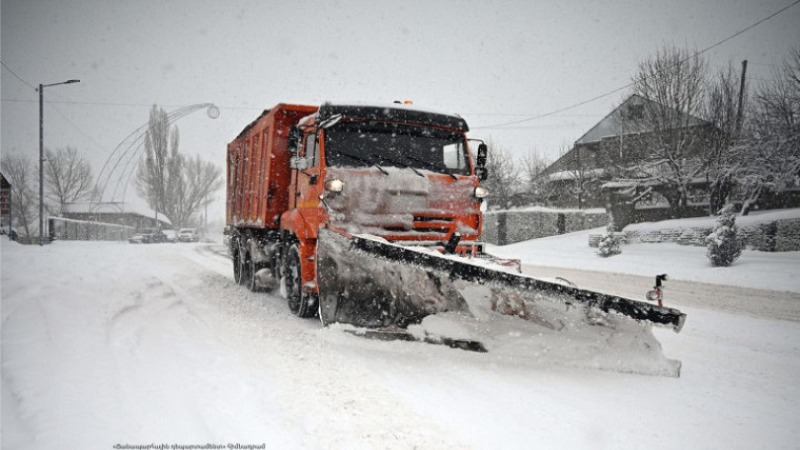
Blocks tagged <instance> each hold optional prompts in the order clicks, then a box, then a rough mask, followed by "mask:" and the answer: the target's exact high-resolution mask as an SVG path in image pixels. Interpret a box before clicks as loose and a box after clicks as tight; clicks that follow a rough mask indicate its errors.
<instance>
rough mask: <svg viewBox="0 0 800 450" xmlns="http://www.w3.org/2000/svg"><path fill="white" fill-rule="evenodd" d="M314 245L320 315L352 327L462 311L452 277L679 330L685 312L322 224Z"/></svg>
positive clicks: (394, 323) (397, 323)
mask: <svg viewBox="0 0 800 450" xmlns="http://www.w3.org/2000/svg"><path fill="white" fill-rule="evenodd" d="M317 245H318V256H319V261H318V271H319V273H318V281H319V291H320V315H321V318H322V321H323V323H326V324H327V323H336V322H339V323H347V324H352V325H355V326H357V327H365V328H385V327H390V326H401V327H406V326H408V325H410V324H413V323H419V322H420V321H421V320H422V319H423V318H424V317H426V316H428V315H430V314H435V313H441V312H451V311H452V312H458V311H465V312H467V311H468V307H467V305H466V302H465V301H464V299H463V297H462V296H461V294H460V293H459V292H458V290H457V289H456V288H455V286H454V285H453V283H452V281H453V280H458V279H460V280H465V281H467V282H473V283H478V284H488V285H491V286H497V287H499V288H504V289H508V288H510V289H512V290H513V291H517V292H529V293H531V294H533V295H534V296H535V297H537V298H547V299H558V301H562V302H564V303H565V304H567V305H570V304H571V305H582V306H583V307H585V308H586V309H587V310H588V311H592V310H595V311H602V312H604V313H612V314H620V315H623V316H627V317H630V318H632V319H635V320H638V321H647V322H650V323H653V324H655V325H660V326H666V327H671V328H672V329H673V330H675V331H676V332H679V331H680V330H681V328H682V327H683V324H684V321H685V320H686V315H685V314H683V313H681V312H680V311H679V310H677V309H673V308H665V307H659V306H657V305H654V304H650V303H646V302H643V301H637V300H632V299H627V298H622V297H618V296H613V295H607V294H602V293H599V292H594V291H589V290H585V289H579V288H575V287H571V286H565V285H562V284H559V283H554V282H548V281H544V280H540V279H537V278H534V277H530V276H526V275H521V274H516V273H511V272H508V271H504V270H502V269H497V268H494V267H487V266H486V264H482V261H481V260H470V259H467V258H461V257H456V256H447V255H442V254H439V253H438V252H434V251H426V250H424V249H420V250H417V249H412V248H408V247H404V246H401V245H397V244H392V243H389V242H385V241H380V240H375V239H370V238H365V237H362V236H353V237H352V238H347V237H344V236H342V235H340V234H338V233H336V232H334V231H331V230H327V229H322V230H320V233H319V239H318V242H317Z"/></svg>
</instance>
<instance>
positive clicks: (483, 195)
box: [473, 186, 489, 198]
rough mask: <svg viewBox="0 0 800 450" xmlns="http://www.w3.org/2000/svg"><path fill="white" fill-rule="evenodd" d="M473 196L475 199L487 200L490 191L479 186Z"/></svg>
mask: <svg viewBox="0 0 800 450" xmlns="http://www.w3.org/2000/svg"><path fill="white" fill-rule="evenodd" d="M473 195H475V198H486V197H488V196H489V190H488V189H486V188H485V187H483V186H478V187H476V188H475V192H474V194H473Z"/></svg>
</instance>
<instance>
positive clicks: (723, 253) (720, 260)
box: [706, 205, 742, 267]
mask: <svg viewBox="0 0 800 450" xmlns="http://www.w3.org/2000/svg"><path fill="white" fill-rule="evenodd" d="M737 232H738V228H737V226H736V215H735V213H734V210H733V206H731V205H729V206H726V207H725V208H723V209H722V211H720V214H719V216H718V217H717V225H716V226H715V227H714V231H712V232H711V234H709V235H708V236H707V237H706V256H708V259H710V260H711V264H713V265H714V266H721V267H727V266H730V265H731V264H733V262H734V261H736V259H737V258H738V257H739V255H741V254H742V246H741V243H740V242H739V239H738V236H737Z"/></svg>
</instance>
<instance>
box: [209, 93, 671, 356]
mask: <svg viewBox="0 0 800 450" xmlns="http://www.w3.org/2000/svg"><path fill="white" fill-rule="evenodd" d="M468 131H469V128H468V126H467V123H466V122H465V120H464V119H463V118H461V117H460V116H458V115H451V114H443V113H439V112H433V111H427V110H422V109H418V108H416V107H414V106H412V105H409V104H405V103H403V104H398V103H396V102H395V103H391V104H388V105H372V106H370V105H351V104H330V103H326V104H323V105H322V106H305V105H293V104H279V105H276V106H275V107H273V108H271V109H268V110H265V111H264V112H263V113H262V114H261V115H260V116H259V117H257V118H256V119H255V120H254V121H253V122H252V123H250V124H249V125H247V126H246V127H245V128H244V129H243V130H242V132H241V133H240V134H239V135H238V136H237V137H236V139H234V140H233V141H232V142H230V144H228V148H227V199H226V200H227V204H226V207H227V211H226V229H225V233H226V234H227V235H228V237H229V243H230V244H229V251H230V254H231V256H232V261H233V273H234V279H235V281H236V282H237V283H239V284H241V285H245V286H247V288H249V289H250V290H253V291H257V290H263V289H265V288H267V287H268V286H270V284H271V286H273V287H275V286H276V285H278V286H279V288H280V292H281V294H282V295H283V296H284V297H285V298H286V299H287V302H288V306H289V309H290V310H291V312H292V313H293V314H295V315H297V316H299V317H313V316H318V317H319V318H320V320H321V321H322V323H323V324H324V325H329V324H334V323H341V324H349V325H352V326H353V327H355V328H356V329H359V330H367V331H366V333H374V334H381V333H387V334H391V335H393V336H404V337H410V334H409V333H407V332H404V330H406V329H407V327H409V326H410V325H413V324H419V323H420V322H421V321H422V320H423V319H424V318H425V317H427V316H429V315H432V314H438V313H444V312H460V313H463V314H467V315H468V314H470V313H469V307H468V305H467V304H466V302H465V301H464V296H463V295H462V292H463V291H464V289H465V287H466V288H469V286H477V285H480V286H491V287H492V289H493V292H495V294H496V295H493V298H492V309H493V310H495V311H497V312H500V313H506V314H514V315H522V314H529V313H530V314H535V311H536V310H537V309H538V308H536V307H526V305H528V306H531V305H533V306H536V304H539V303H542V304H544V303H547V304H550V305H556V306H558V305H562V306H564V305H566V307H568V308H573V309H575V308H577V309H579V310H580V311H582V313H581V314H585V315H586V317H592V316H596V315H597V314H605V315H615V316H624V317H626V318H629V319H632V320H635V321H647V322H650V323H652V324H656V325H661V326H666V327H671V328H673V329H674V330H675V331H679V330H680V329H681V327H682V326H683V323H684V320H685V315H684V314H682V313H681V312H680V311H678V310H676V309H672V308H667V307H661V306H658V305H655V304H651V303H647V302H644V301H637V300H632V299H626V298H621V297H617V296H613V295H606V294H603V293H599V292H593V291H590V290H585V289H579V288H577V287H575V286H573V285H570V284H567V283H561V282H557V281H547V280H542V279H538V278H535V277H531V276H526V275H523V274H521V273H519V272H518V271H516V270H513V269H511V268H508V267H506V266H504V265H503V264H499V263H497V262H496V261H493V259H492V258H491V257H490V256H489V255H487V254H486V252H485V251H484V245H483V243H482V242H481V233H482V230H483V226H484V217H483V212H482V210H483V209H484V208H482V205H483V204H484V201H485V198H486V197H487V196H488V191H487V190H486V189H485V188H484V187H483V186H481V181H483V180H485V179H486V177H487V175H488V173H487V168H486V159H487V151H488V150H487V146H486V145H485V144H484V143H483V142H480V141H477V140H470V139H468V138H467V132H468ZM270 280H271V281H272V283H270ZM519 295H521V296H524V298H525V300H524V301H516V300H514V299H511V298H510V297H516V296H519ZM498 296H499V297H500V299H499V300H498V298H496V297H498ZM416 338H418V339H420V340H425V338H424V336H423V337H420V336H416ZM445 343H447V344H448V345H451V346H454V347H461V348H467V349H473V350H481V346H480V344H479V343H477V344H476V345H477V346H478V347H477V348H475V347H470V346H472V345H473V344H475V343H464V342H461V341H459V340H458V339H453V340H449V341H448V340H446V341H445Z"/></svg>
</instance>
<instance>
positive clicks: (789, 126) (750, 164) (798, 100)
mask: <svg viewBox="0 0 800 450" xmlns="http://www.w3.org/2000/svg"><path fill="white" fill-rule="evenodd" d="M749 131H750V133H749V137H748V138H747V139H746V140H744V141H743V142H742V143H741V146H740V152H741V154H740V158H739V161H740V163H739V165H738V166H737V169H736V174H737V177H738V180H739V183H740V184H741V186H742V187H743V188H744V191H745V201H744V203H743V206H742V215H747V213H748V212H749V211H750V209H751V208H752V206H753V204H755V202H756V201H758V198H759V197H760V196H761V194H762V193H763V192H764V191H772V192H781V191H783V190H785V189H787V188H790V187H797V185H798V184H799V183H800V47H798V48H796V49H795V50H794V51H793V52H792V54H791V56H790V57H789V58H788V59H786V60H785V61H784V63H783V66H782V67H781V68H780V69H777V70H776V71H775V73H774V74H773V80H771V81H767V82H764V83H763V84H762V85H761V86H760V87H759V89H758V92H757V94H756V96H755V111H754V113H753V115H752V118H751V120H750V130H749Z"/></svg>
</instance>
